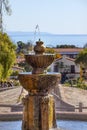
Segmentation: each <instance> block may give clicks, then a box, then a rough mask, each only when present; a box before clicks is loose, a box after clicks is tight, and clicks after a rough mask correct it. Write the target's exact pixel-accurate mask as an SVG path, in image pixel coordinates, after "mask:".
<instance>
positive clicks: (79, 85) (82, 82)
mask: <svg viewBox="0 0 87 130" xmlns="http://www.w3.org/2000/svg"><path fill="white" fill-rule="evenodd" d="M76 87H77V88H81V89H85V90H87V85H86V84H85V82H84V80H83V79H82V80H81V79H80V78H78V79H77V85H76Z"/></svg>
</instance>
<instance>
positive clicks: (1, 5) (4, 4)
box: [0, 0, 11, 32]
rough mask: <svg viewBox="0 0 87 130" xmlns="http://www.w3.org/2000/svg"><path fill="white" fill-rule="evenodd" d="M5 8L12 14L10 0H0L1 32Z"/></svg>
mask: <svg viewBox="0 0 87 130" xmlns="http://www.w3.org/2000/svg"><path fill="white" fill-rule="evenodd" d="M3 9H4V10H5V11H6V13H7V14H8V15H10V14H11V8H10V6H9V1H8V0H0V32H3Z"/></svg>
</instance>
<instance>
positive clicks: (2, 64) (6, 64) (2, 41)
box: [0, 33, 16, 80]
mask: <svg viewBox="0 0 87 130" xmlns="http://www.w3.org/2000/svg"><path fill="white" fill-rule="evenodd" d="M15 49H16V46H15V45H14V44H13V43H12V41H11V40H10V38H9V37H8V35H7V34H6V33H0V79H1V80H6V79H7V78H8V77H9V75H10V74H11V71H12V70H11V67H12V66H13V64H14V62H15V59H16V54H15Z"/></svg>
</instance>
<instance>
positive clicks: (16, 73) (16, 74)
mask: <svg viewBox="0 0 87 130" xmlns="http://www.w3.org/2000/svg"><path fill="white" fill-rule="evenodd" d="M18 74H19V72H18V71H13V72H12V74H11V76H18Z"/></svg>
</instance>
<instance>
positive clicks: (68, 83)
mask: <svg viewBox="0 0 87 130" xmlns="http://www.w3.org/2000/svg"><path fill="white" fill-rule="evenodd" d="M71 82H72V85H71ZM64 85H65V86H68V87H75V88H81V89H85V90H87V84H86V83H85V81H84V80H83V79H80V78H78V79H74V80H73V79H71V80H68V81H66V82H65V83H64Z"/></svg>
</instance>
